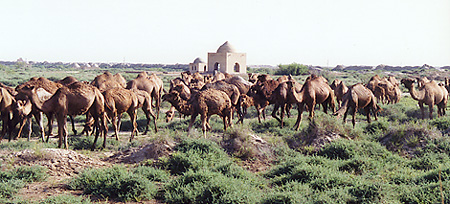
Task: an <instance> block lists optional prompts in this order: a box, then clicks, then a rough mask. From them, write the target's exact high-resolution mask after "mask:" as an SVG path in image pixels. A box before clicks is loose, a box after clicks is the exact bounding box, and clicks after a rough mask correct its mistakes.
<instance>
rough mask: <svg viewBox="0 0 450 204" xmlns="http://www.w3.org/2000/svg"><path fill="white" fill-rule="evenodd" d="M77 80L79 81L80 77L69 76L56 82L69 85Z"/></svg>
mask: <svg viewBox="0 0 450 204" xmlns="http://www.w3.org/2000/svg"><path fill="white" fill-rule="evenodd" d="M77 81H78V79H76V78H75V77H73V76H68V77H65V78H64V79H61V80H59V81H56V83H60V84H62V85H64V86H68V85H70V84H73V83H75V82H77Z"/></svg>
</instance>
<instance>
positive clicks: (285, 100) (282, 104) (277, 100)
mask: <svg viewBox="0 0 450 204" xmlns="http://www.w3.org/2000/svg"><path fill="white" fill-rule="evenodd" d="M288 82H290V83H291V84H292V87H289V85H288ZM290 88H291V89H294V91H293V92H296V93H298V92H300V90H301V89H302V85H301V84H300V83H297V82H296V81H295V80H294V79H292V78H290V79H289V80H288V81H285V82H282V83H280V84H279V85H278V87H277V88H276V89H275V90H274V91H273V92H272V95H271V96H270V97H271V98H270V100H269V101H272V103H274V104H275V106H274V108H273V111H272V117H273V118H275V119H277V120H278V121H279V122H280V123H281V127H282V128H283V127H284V122H283V118H284V113H285V112H286V113H287V114H288V117H289V110H290V108H291V107H292V104H297V105H299V104H298V102H297V101H296V100H295V97H294V96H292V95H291V94H292V93H293V92H290V91H289V89H290ZM278 109H281V111H280V118H278V117H277V115H276V112H277V111H278Z"/></svg>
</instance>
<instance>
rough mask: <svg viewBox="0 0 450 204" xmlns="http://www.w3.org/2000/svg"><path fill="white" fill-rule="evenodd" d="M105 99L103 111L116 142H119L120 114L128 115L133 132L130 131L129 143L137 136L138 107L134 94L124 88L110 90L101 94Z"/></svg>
mask: <svg viewBox="0 0 450 204" xmlns="http://www.w3.org/2000/svg"><path fill="white" fill-rule="evenodd" d="M103 96H104V97H105V110H106V114H107V115H108V117H109V118H110V119H111V120H112V121H111V122H112V124H113V128H114V133H115V136H116V140H119V129H120V121H121V120H120V118H121V115H122V113H125V112H126V113H128V115H129V116H130V120H131V124H132V126H133V130H132V131H131V136H130V142H131V140H133V138H134V135H135V134H137V123H136V117H137V114H136V113H137V108H138V105H139V101H138V98H137V96H136V94H135V93H134V92H133V91H131V90H128V89H124V88H118V87H116V88H110V89H108V90H106V91H104V92H103Z"/></svg>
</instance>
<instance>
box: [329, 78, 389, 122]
mask: <svg viewBox="0 0 450 204" xmlns="http://www.w3.org/2000/svg"><path fill="white" fill-rule="evenodd" d="M359 108H363V109H364V111H365V112H366V115H367V122H368V123H370V122H371V120H370V112H371V111H372V113H373V114H374V117H375V120H378V117H377V113H378V112H380V111H381V108H380V107H379V106H378V105H377V98H376V97H375V95H373V93H372V91H370V89H368V88H367V87H365V86H363V85H362V84H360V83H358V84H355V85H353V86H350V87H349V90H348V91H347V93H346V94H345V95H344V98H343V101H342V106H341V107H340V108H339V110H337V111H336V112H335V113H334V115H337V117H338V118H339V117H341V116H342V114H344V122H345V120H346V118H347V113H348V111H349V110H350V109H351V110H352V124H353V127H355V124H356V121H355V117H356V112H357V110H358V109H359Z"/></svg>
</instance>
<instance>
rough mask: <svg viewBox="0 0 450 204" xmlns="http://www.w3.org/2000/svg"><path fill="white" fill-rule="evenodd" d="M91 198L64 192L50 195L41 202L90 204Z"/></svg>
mask: <svg viewBox="0 0 450 204" xmlns="http://www.w3.org/2000/svg"><path fill="white" fill-rule="evenodd" d="M90 203H92V202H91V199H89V198H84V197H82V196H74V195H70V194H62V195H56V196H50V197H48V198H46V199H44V200H42V201H40V202H39V204H90Z"/></svg>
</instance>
